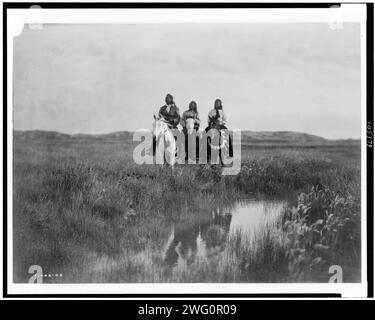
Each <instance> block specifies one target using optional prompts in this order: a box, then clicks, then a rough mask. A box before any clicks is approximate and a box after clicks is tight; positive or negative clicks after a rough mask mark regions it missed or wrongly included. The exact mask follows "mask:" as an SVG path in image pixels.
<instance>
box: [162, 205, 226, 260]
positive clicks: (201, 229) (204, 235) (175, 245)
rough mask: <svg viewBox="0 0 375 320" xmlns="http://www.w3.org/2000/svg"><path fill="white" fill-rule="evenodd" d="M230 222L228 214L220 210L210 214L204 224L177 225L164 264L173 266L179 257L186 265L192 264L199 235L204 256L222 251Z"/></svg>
mask: <svg viewBox="0 0 375 320" xmlns="http://www.w3.org/2000/svg"><path fill="white" fill-rule="evenodd" d="M207 214H209V212H207ZM231 220H232V216H231V215H230V214H224V213H223V211H222V209H217V210H214V211H213V212H212V215H211V219H208V220H207V221H205V222H198V223H193V224H192V225H187V224H186V222H184V223H182V222H180V223H177V224H176V226H175V230H174V238H173V240H172V242H171V243H170V244H169V246H168V249H167V252H166V255H165V262H166V263H167V264H168V265H170V266H173V265H175V264H176V263H177V262H178V258H179V257H181V258H182V259H183V260H184V261H185V262H186V263H187V264H190V263H193V262H194V260H195V258H196V255H197V251H198V248H197V239H198V236H199V235H200V237H201V239H202V240H203V242H204V243H205V248H206V254H208V255H210V253H211V251H212V250H211V249H215V250H218V251H220V250H223V249H224V243H225V241H226V238H227V236H228V233H229V227H230V223H231Z"/></svg>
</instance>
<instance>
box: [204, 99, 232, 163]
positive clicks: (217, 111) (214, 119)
mask: <svg viewBox="0 0 375 320" xmlns="http://www.w3.org/2000/svg"><path fill="white" fill-rule="evenodd" d="M226 122H227V117H226V115H225V113H224V110H223V105H222V102H221V100H220V99H216V100H215V104H214V108H213V109H212V110H211V111H210V112H209V113H208V127H207V128H206V130H205V131H206V132H208V131H209V130H210V129H211V128H214V129H217V130H222V129H225V130H227V129H228V128H227V127H226ZM229 156H230V157H233V142H232V136H231V134H229Z"/></svg>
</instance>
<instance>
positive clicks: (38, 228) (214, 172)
mask: <svg viewBox="0 0 375 320" xmlns="http://www.w3.org/2000/svg"><path fill="white" fill-rule="evenodd" d="M133 147H134V145H133V143H132V142H131V140H130V139H122V138H121V139H120V138H116V139H115V138H105V139H101V138H87V137H77V138H75V139H71V138H66V137H62V138H59V139H55V138H50V139H40V138H33V139H17V138H16V139H15V141H14V162H13V187H14V189H13V192H14V194H13V231H14V233H13V235H14V239H13V240H14V250H13V254H14V260H13V263H14V280H15V282H27V281H28V278H29V277H30V275H29V274H28V268H29V266H30V265H34V264H37V265H40V266H42V268H43V270H44V271H45V272H46V273H53V274H62V275H63V276H62V277H61V278H53V279H49V278H47V279H46V280H45V281H46V282H66V283H74V282H305V281H313V282H327V281H328V279H329V277H330V274H328V268H329V266H330V265H340V266H342V268H343V275H344V281H346V282H358V281H360V277H361V274H360V267H361V265H360V261H361V256H360V252H361V247H360V243H361V241H360V239H361V234H360V222H361V215H360V212H361V210H360V145H359V143H358V144H354V143H353V144H348V145H345V144H338V145H334V144H332V145H328V146H327V145H322V146H316V145H315V146H310V147H306V146H305V145H297V144H296V145H280V144H266V145H263V144H254V143H251V142H249V143H244V144H243V147H242V167H241V171H240V173H239V174H238V175H235V176H223V175H221V167H220V166H209V165H177V166H176V167H175V168H174V169H173V170H171V169H170V168H169V167H167V166H164V167H161V166H156V165H140V166H139V165H136V164H134V163H133V161H132V150H133Z"/></svg>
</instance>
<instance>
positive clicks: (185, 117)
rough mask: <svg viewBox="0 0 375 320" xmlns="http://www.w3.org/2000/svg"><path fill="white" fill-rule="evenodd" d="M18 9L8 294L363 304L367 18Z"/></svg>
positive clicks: (345, 9) (356, 14) (332, 12)
mask: <svg viewBox="0 0 375 320" xmlns="http://www.w3.org/2000/svg"><path fill="white" fill-rule="evenodd" d="M16 10H18V11H17V12H16V13H14V15H10V14H11V13H12V10H11V9H8V23H9V27H8V38H7V46H8V57H7V59H8V69H7V70H8V96H7V97H8V109H7V110H8V114H7V117H8V118H7V119H4V120H6V121H7V123H8V128H7V130H8V166H9V167H8V175H9V177H8V179H11V180H8V181H11V184H10V185H9V183H8V187H9V188H10V189H9V190H8V212H7V219H8V220H7V226H8V229H7V232H8V233H7V234H8V273H7V274H8V288H9V292H15V293H20V292H26V293H34V292H36V291H37V292H38V293H40V292H48V293H52V292H58V293H61V292H62V293H73V294H74V293H76V292H80V293H87V292H102V291H101V290H102V289H103V290H104V292H106V293H112V292H115V293H129V292H130V293H134V292H138V293H150V292H156V293H164V292H167V293H171V292H173V293H186V292H189V293H228V292H231V293H236V292H240V293H250V292H251V293H258V292H274V290H276V291H277V292H306V291H307V292H309V290H310V289H309V288H310V286H311V290H312V291H314V292H338V291H340V290H341V291H345V290H346V291H345V292H347V294H348V295H352V296H353V295H354V296H366V295H367V280H366V279H367V269H366V265H367V253H366V226H367V225H366V205H367V202H366V199H367V198H366V197H367V195H366V179H367V178H366V147H367V143H368V141H366V126H367V123H366V59H365V57H366V46H365V44H366V28H365V27H366V5H358V4H351V5H350V4H347V5H342V6H341V7H340V6H338V7H334V8H328V7H327V8H315V9H277V10H276V9H274V10H270V9H268V10H267V9H251V8H247V9H237V8H236V9H230V8H227V9H225V8H222V9H215V8H207V9H199V8H195V9H194V8H188V9H183V8H170V9H160V8H159V9H152V8H142V9H134V8H131V9H126V8H121V9H111V10H109V9H108V10H107V9H97V10H91V11H90V10H89V9H68V10H60V11H59V9H56V10H53V9H48V8H46V9H43V8H40V7H38V6H34V7H32V8H30V9H16ZM16 10H13V11H16ZM112 11H113V12H114V13H113V14H111V13H112ZM28 12H31V13H30V15H28V14H29V13H28ZM109 12H111V13H109ZM18 15H19V16H18ZM12 19H13V20H12ZM17 19H19V21H21V20H22V23H21V22H19V21H18V20H17ZM69 19H70V20H69ZM111 19H112V20H111ZM12 21H13V23H12ZM96 21H97V22H96ZM367 129H369V128H367ZM370 165H372V164H370ZM370 196H371V195H370ZM4 214H5V213H4ZM318 284H319V285H318ZM66 285H74V288H76V289H74V290H75V292H70V290H72V289H71V288H72V287H69V286H66ZM85 285H90V286H88V287H85ZM107 285H115V286H114V287H108V286H107ZM288 285H290V289H289V287H288ZM335 285H336V287H334V286H335ZM332 286H333V287H332ZM104 288H105V289H104ZM111 288H113V290H114V291H112V289H111ZM332 288H339V289H332ZM55 289H56V291H54V290H55ZM34 290H36V291H34ZM44 290H46V291H44ZM91 290H93V291H91ZM335 290H336V291H335ZM341 291H340V292H341Z"/></svg>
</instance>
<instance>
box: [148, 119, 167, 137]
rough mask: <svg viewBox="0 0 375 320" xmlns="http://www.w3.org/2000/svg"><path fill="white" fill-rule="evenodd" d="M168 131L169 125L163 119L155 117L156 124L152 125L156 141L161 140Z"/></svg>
mask: <svg viewBox="0 0 375 320" xmlns="http://www.w3.org/2000/svg"><path fill="white" fill-rule="evenodd" d="M167 129H168V125H167V123H166V122H165V120H164V119H163V118H158V117H156V116H155V115H154V123H153V125H152V132H153V134H154V136H155V137H156V139H158V138H159V136H160V135H161V134H163V133H164V132H165V131H166V130H167Z"/></svg>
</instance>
